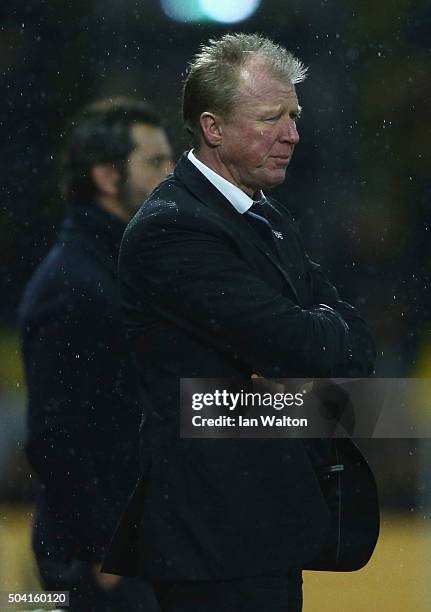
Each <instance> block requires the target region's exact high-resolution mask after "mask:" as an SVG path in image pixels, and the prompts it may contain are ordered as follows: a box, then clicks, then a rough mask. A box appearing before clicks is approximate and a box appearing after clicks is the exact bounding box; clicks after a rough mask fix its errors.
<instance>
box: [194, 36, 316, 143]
mask: <svg viewBox="0 0 431 612" xmlns="http://www.w3.org/2000/svg"><path fill="white" fill-rule="evenodd" d="M252 59H258V60H260V61H262V63H263V64H264V66H265V68H266V69H267V70H268V71H269V72H270V73H271V74H273V75H274V77H276V78H278V79H280V80H281V81H287V82H289V83H291V84H292V85H295V84H296V83H299V82H301V81H303V80H304V79H305V77H306V74H307V68H306V67H305V66H304V64H303V63H302V62H301V61H300V60H299V59H297V58H296V57H294V56H293V55H292V53H290V52H289V51H287V49H285V48H284V47H283V46H282V45H279V44H277V43H275V42H273V41H272V40H270V39H269V38H265V37H263V36H261V35H259V34H240V33H237V34H225V35H224V36H222V37H221V38H219V39H210V40H209V41H208V43H207V44H206V45H203V46H202V47H201V49H200V51H199V52H198V53H197V54H196V55H195V57H194V58H193V60H192V62H191V63H190V66H189V71H188V74H187V77H186V79H185V82H184V87H183V119H184V124H185V126H186V129H187V130H188V132H190V133H191V134H192V135H193V141H194V144H195V146H198V144H199V141H200V116H201V114H202V113H203V112H205V111H208V112H213V113H219V114H221V115H222V116H223V117H225V118H228V117H229V116H231V114H232V111H233V109H234V107H235V104H236V103H238V100H239V91H238V90H239V74H240V70H241V68H243V67H244V65H245V64H247V63H249V62H250V61H251V60H252Z"/></svg>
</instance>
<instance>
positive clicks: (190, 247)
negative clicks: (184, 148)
mask: <svg viewBox="0 0 431 612" xmlns="http://www.w3.org/2000/svg"><path fill="white" fill-rule="evenodd" d="M237 43H238V44H237ZM222 44H226V45H227V44H229V45H231V47H230V50H229V52H228V51H226V53H225V56H226V58H227V59H226V61H228V62H229V61H232V57H238V56H241V53H242V51H241V45H242V48H243V50H244V51H243V52H244V54H245V55H244V56H241V57H246V58H248V59H247V60H245V61H244V64H243V65H241V69H238V71H237V73H236V74H240V75H241V77H237V78H238V80H239V79H243V80H241V81H240V82H241V88H240V85H238V84H236V85H234V86H236V87H237V89H238V91H239V93H237V95H236V97H235V98H234V100H235V103H236V104H238V109H237V108H235V109H234V110H233V111H232V112H231V114H227V112H224V111H223V107H222V106H221V104H220V109H218V108H217V107H215V105H216V102H215V98H214V97H213V96H212V95H209V94H208V89H207V88H204V87H202V91H204V94H203V95H202V97H203V98H204V97H205V95H206V97H205V99H204V100H203V102H202V101H200V102H201V106H200V107H197V102H196V99H197V98H198V96H197V95H196V96H195V99H194V105H193V104H192V102H191V100H192V96H193V94H196V91H197V87H198V86H197V84H196V83H197V81H196V80H192V79H194V75H196V74H198V69H197V68H196V66H197V65H198V64H199V62H200V61H201V60H200V58H201V57H202V56H200V55H198V56H197V59H196V58H195V62H196V63H195V64H192V67H191V70H190V72H189V75H188V77H187V80H186V85H185V90H184V116H185V119H186V121H187V119H190V115H189V116H187V112H186V110H187V109H188V111H189V112H190V109H192V108H193V109H194V112H195V114H196V125H192V128H193V129H194V137H195V140H199V139H200V144H198V152H197V154H198V155H199V160H200V161H201V162H202V163H203V164H204V165H205V164H206V166H207V168H206V170H207V171H208V170H209V169H210V168H211V169H212V170H213V172H212V178H213V180H218V181H219V185H220V184H221V182H220V177H223V178H224V183H222V184H223V185H224V187H225V189H226V194H223V192H222V191H221V188H217V187H216V186H215V185H214V184H213V182H212V181H211V180H210V178H208V177H207V176H206V175H204V173H203V171H201V169H199V168H198V167H197V166H196V164H195V161H193V157H189V155H187V154H185V155H184V156H183V157H182V158H181V160H180V161H179V162H178V164H177V166H176V168H175V171H174V174H173V176H170V177H167V179H165V180H164V181H163V182H162V183H161V185H160V186H159V187H158V189H156V190H155V191H154V192H153V194H152V195H151V196H150V197H149V199H148V200H147V201H146V203H145V204H144V206H143V207H142V208H141V209H140V211H139V212H138V213H137V215H136V216H135V217H134V218H133V220H132V221H131V222H130V223H129V225H128V227H127V229H126V232H125V234H124V238H123V241H122V245H121V249H120V258H119V276H120V281H121V286H122V295H123V303H124V308H125V321H126V326H127V328H128V332H129V335H130V338H131V341H132V344H133V346H134V350H135V354H136V356H137V360H138V363H139V370H140V375H141V377H142V382H143V385H144V386H145V388H146V389H147V390H148V394H149V397H150V398H151V402H150V404H149V406H150V410H151V415H150V418H149V419H148V422H147V424H146V425H144V427H143V428H142V438H143V440H145V442H143V443H142V450H143V454H142V478H141V482H140V485H139V486H138V488H137V490H136V492H135V495H134V497H133V498H132V500H131V502H130V505H129V507H128V509H127V511H126V513H125V515H124V517H123V520H122V522H121V523H120V526H119V529H118V531H117V534H116V537H115V538H114V541H113V544H112V547H111V549H110V552H109V553H108V556H107V559H106V561H105V566H104V567H105V569H106V570H107V571H116V572H118V573H122V572H125V573H127V572H135V573H139V574H141V575H143V576H145V577H147V578H150V579H151V580H153V581H154V582H155V583H159V587H158V594H159V596H160V597H161V600H162V601H165V602H167V600H168V599H169V602H168V603H166V604H165V605H166V608H165V607H164V608H163V610H165V609H166V610H175V611H176V610H188V611H189V610H199V612H200V611H201V610H203V607H202V606H201V607H199V605H197V604H196V602H197V599H196V598H197V596H198V593H199V594H200V595H199V596H201V595H202V592H201V591H200V588H201V587H200V586H199V585H202V582H200V581H207V583H206V584H207V586H206V597H207V599H206V601H207V602H208V605H209V606H210V609H211V610H222V609H226V610H227V609H229V610H235V611H237V610H241V611H242V610H259V611H263V610H265V611H268V612H269V611H270V610H271V611H272V610H281V609H286V610H287V609H289V610H295V612H296V610H299V609H300V603H299V600H300V584H299V581H298V580H297V581H296V583H295V587H294V588H293V589H292V591H291V592H289V593H288V594H287V597H288V601H289V602H290V597H295V598H296V600H297V602H298V603H297V604H295V605H292V606H291V605H290V604H289V605H287V603H286V599H285V598H286V588H287V581H288V572H289V571H291V570H297V569H298V568H302V567H304V565H305V564H307V563H309V562H312V561H313V559H314V558H315V557H316V556H317V555H318V554H319V552H320V550H321V549H322V546H323V544H324V541H325V538H326V537H327V530H328V520H329V508H328V506H327V504H326V500H325V498H324V495H323V492H322V488H321V486H320V483H319V475H320V469H321V468H323V467H329V466H330V465H331V464H334V463H337V460H336V457H335V451H334V450H333V446H332V441H331V440H323V441H319V440H317V441H316V442H315V443H314V444H313V441H312V440H309V444H308V445H306V444H305V443H304V442H303V441H302V440H300V439H291V440H286V439H284V440H280V439H199V438H195V439H187V438H181V437H180V415H179V405H180V379H181V378H223V379H229V380H235V381H238V383H239V384H245V385H247V381H250V379H251V377H252V375H253V374H258V375H261V376H264V377H289V376H293V377H316V378H320V377H326V376H333V375H335V374H336V375H338V376H349V375H353V376H368V375H369V374H370V373H371V371H372V368H373V360H374V344H373V340H372V338H371V335H370V332H369V330H368V328H367V325H366V323H365V321H364V320H363V319H362V318H361V316H360V315H359V313H358V312H357V310H356V309H355V308H354V307H352V306H351V305H349V304H347V303H346V302H344V301H342V300H341V299H340V297H339V295H338V292H337V290H336V289H335V287H334V286H333V285H332V284H331V283H330V282H329V281H328V279H327V278H326V276H325V275H324V273H323V272H322V270H321V269H320V267H319V266H318V265H317V264H315V263H313V262H311V261H310V260H309V259H308V257H307V255H306V253H305V251H304V248H303V245H302V242H301V238H300V235H299V233H298V228H297V226H296V223H295V221H294V219H293V218H292V216H291V215H290V213H289V211H288V210H287V208H286V207H285V206H284V205H282V204H279V203H278V202H276V201H274V200H273V199H271V198H269V197H268V196H267V193H266V192H265V196H266V199H262V196H261V194H260V190H261V189H262V188H265V187H271V186H274V184H279V183H280V182H281V181H282V180H284V176H285V172H286V166H287V163H288V160H289V159H290V157H291V155H292V152H293V148H294V145H295V144H296V142H297V141H298V134H297V131H296V119H297V115H298V112H299V111H298V108H299V105H298V101H297V98H296V93H295V89H294V87H293V85H292V83H291V82H289V81H288V82H286V80H284V81H279V80H277V79H276V78H275V77H274V76H273V73H270V72H269V70H268V69H267V67H266V65H263V67H262V65H260V64H258V60H257V59H255V58H254V56H253V53H251V52H250V49H253V48H255V47H258V48H260V46H261V45H263V46H265V45H268V44H271V43H270V42H269V41H264V40H262V39H261V38H260V37H258V36H248V35H236V34H233V35H231V36H229V35H226V36H225V37H222V39H220V40H218V41H210V43H209V47H210V48H211V49H214V48H215V47H217V49H218V51H217V54H216V53H214V56H215V57H216V58H217V61H220V57H221V56H222V52H221V51H220V48H221V45H222ZM234 44H235V45H237V47H236V48H235V49H233V50H232V47H233V46H234ZM238 47H240V51H238ZM206 49H207V48H204V50H203V51H202V53H203V55H205V54H206V53H207V51H206ZM274 51H275V52H274V55H275V57H276V58H277V59H276V61H277V62H278V57H279V51H280V49H275V50H274ZM250 58H251V59H250ZM211 61H212V60H211ZM214 61H215V60H214ZM248 61H249V63H247V62H248ZM253 61H255V63H253ZM262 63H263V60H262ZM277 65H278V64H277ZM232 72H233V70H232V67H231V66H229V67H228V68H226V69H225V66H223V65H222V66H218V70H215V69H212V68H211V67H210V68H208V66H205V67H203V65H201V72H200V73H199V74H202V75H203V78H205V79H206V78H207V75H208V74H209V75H210V77H211V78H212V79H213V80H212V82H213V83H214V79H215V77H214V74H216V75H219V77H220V75H223V78H224V75H226V74H228V75H229V74H232ZM234 74H235V73H234ZM210 77H208V80H209V79H210ZM196 78H197V77H196ZM294 82H295V81H294ZM226 90H227V85H226V84H224V88H222V87H221V86H220V87H218V88H217V87H216V88H215V92H211V93H214V94H215V96H217V95H218V93H219V92H220V91H226ZM279 90H281V93H277V92H279ZM274 92H275V93H274ZM220 95H221V94H220ZM188 96H190V99H189V105H188V106H187V101H188ZM274 98H275V101H274ZM238 100H239V101H238ZM274 108H275V110H274ZM280 108H281V110H280ZM256 109H257V110H256ZM262 109H263V110H262ZM268 109H269V110H268ZM256 113H259V115H258V116H257V118H256V116H255V115H256ZM260 114H262V115H263V118H262V117H261V116H260ZM266 116H268V120H267V121H266V122H265V120H266ZM188 125H190V121H189V122H188ZM256 126H257V127H256ZM268 143H269V144H268ZM271 147H273V148H274V152H273V155H274V156H276V155H278V157H275V160H276V161H274V162H272V160H271V159H270V158H269V156H268V151H270V152H271V151H272V149H271ZM262 151H263V152H262ZM217 156H218V157H217ZM207 159H211V160H212V166H210V164H209V163H206V160H207ZM267 159H268V160H269V161H267ZM220 160H221V161H220ZM219 162H220V163H219ZM202 163H201V166H202ZM217 163H218V164H219V165H218V166H217ZM214 168H217V170H219V169H220V170H219V171H218V172H216V171H215V170H214ZM227 169H229V171H230V174H229V173H228V171H227ZM214 175H217V176H214ZM210 176H211V175H210ZM238 177H240V179H241V180H239V179H238ZM229 179H230V180H229ZM235 181H236V182H235ZM241 181H242V182H241ZM242 187H244V188H242ZM233 188H234V189H233ZM235 189H236V191H235ZM233 192H234V193H235V196H236V197H237V200H236V203H237V205H236V206H234V204H233V202H232V200H233V199H234V198H233V197H232V193H233ZM229 194H230V195H229ZM259 195H260V200H261V202H260V204H254V205H253V201H254V200H253V199H256V197H255V196H259ZM244 198H245V203H246V207H247V210H242V211H241V206H242V205H241V202H242V203H244ZM251 206H254V207H255V209H256V208H258V209H259V210H261V213H260V214H261V216H262V217H264V218H261V220H260V221H259V220H258V219H256V215H255V216H254V217H253V216H250V215H248V214H247V213H248V212H250V207H251ZM259 207H261V208H259ZM251 214H254V213H253V211H251ZM240 388H241V387H240ZM150 439H151V443H150V442H149V440H150ZM352 486H354V485H353V484H352ZM371 491H372V493H374V489H371ZM361 494H363V496H364V497H365V499H367V496H368V495H369V491H368V490H367V489H366V488H365V487H364V488H363V489H362V490H361ZM373 503H374V502H373ZM373 509H374V505H373ZM137 525H138V526H139V528H138V529H136V526H137ZM351 527H352V530H353V531H354V530H355V528H356V525H355V524H353V525H351ZM136 542H138V546H135V556H134V558H133V562H132V560H131V556H130V555H131V552H132V549H133V545H134V544H135V543H136ZM268 576H272V577H273V579H274V582H275V583H276V584H277V586H276V592H277V596H276V598H278V597H279V600H278V601H277V603H276V604H275V605H273V604H270V603H269V599H268V601H267V602H266V604H262V605H259V603H258V602H256V601H257V600H255V601H251V600H252V599H253V597H254V594H256V595H258V596H259V597H260V595H262V591H263V590H264V589H260V587H259V585H261V584H262V582H263V581H264V580H268V583H267V582H265V585H266V586H267V587H268V590H267V593H268V596H269V593H270V592H272V590H271V589H272V587H270V585H269V582H270V579H269V578H268ZM244 577H259V579H256V580H251V581H250V582H251V585H249V586H248V587H247V589H245V590H244V591H243V594H244V597H249V598H250V602H249V606H248V605H247V604H246V603H245V601H246V600H244V601H243V600H242V599H241V596H240V592H241V589H242V588H243V585H244V581H243V579H244ZM264 577H266V579H265V578H264ZM161 581H163V582H161ZM232 581H233V582H232ZM179 583H180V584H181V586H180V587H179V586H178V584H179ZM235 583H236V586H235V587H232V588H233V590H234V592H233V594H232V591H231V586H229V585H232V584H235ZM170 584H171V585H172V586H169V585H170ZM271 584H273V583H271ZM249 587H250V588H251V591H250V588H249ZM258 591H259V593H258ZM180 593H183V594H184V603H183V606H181V605H180V604H178V602H176V598H178V597H179V596H180ZM220 593H222V594H223V593H225V594H227V595H228V596H231V597H233V600H234V599H235V598H236V599H235V601H236V604H235V603H232V605H231V606H230V607H229V605H228V604H226V603H225V604H223V605H225V606H226V607H225V608H223V607H221V604H220V605H219V603H220V602H219V601H218V599H217V601H216V602H215V603H214V601H213V600H212V599H211V598H212V596H214V597H215V598H222V596H221V595H220ZM250 593H251V594H252V595H250ZM171 595H172V596H171ZM263 597H265V595H263ZM233 600H232V602H233ZM193 602H194V603H193ZM171 604H172V607H171ZM205 609H207V608H205Z"/></svg>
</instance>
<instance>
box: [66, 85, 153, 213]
mask: <svg viewBox="0 0 431 612" xmlns="http://www.w3.org/2000/svg"><path fill="white" fill-rule="evenodd" d="M137 123H145V124H148V125H154V126H161V119H160V116H159V115H158V113H157V112H156V111H155V110H154V109H153V108H151V106H150V105H149V104H147V103H146V102H144V101H141V100H134V99H131V98H122V97H121V98H107V99H105V100H98V101H96V102H93V103H91V104H89V105H88V106H86V107H84V108H83V109H82V110H81V112H80V113H79V114H78V115H77V116H76V117H75V118H74V119H73V120H72V121H71V122H70V124H69V126H68V128H67V131H66V142H65V146H64V149H63V155H62V160H61V176H62V180H61V187H62V192H63V194H64V195H65V197H66V198H67V200H68V202H69V203H70V204H74V203H76V202H90V201H91V200H93V199H94V197H95V196H96V194H97V188H96V186H95V184H94V182H93V180H92V178H91V173H90V170H91V168H92V167H93V166H94V165H95V164H113V165H115V166H116V168H117V169H118V171H119V172H120V174H121V175H124V174H125V167H126V160H127V157H128V156H129V154H130V152H131V151H132V150H133V148H134V143H133V140H132V137H131V133H130V128H131V126H133V125H135V124H137Z"/></svg>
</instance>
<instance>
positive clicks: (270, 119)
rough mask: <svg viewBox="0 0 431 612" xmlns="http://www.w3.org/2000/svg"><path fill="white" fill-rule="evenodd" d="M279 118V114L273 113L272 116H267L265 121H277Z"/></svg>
mask: <svg viewBox="0 0 431 612" xmlns="http://www.w3.org/2000/svg"><path fill="white" fill-rule="evenodd" d="M279 119H280V115H275V116H274V117H268V118H267V119H265V121H278V120H279Z"/></svg>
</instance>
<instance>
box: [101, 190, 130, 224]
mask: <svg viewBox="0 0 431 612" xmlns="http://www.w3.org/2000/svg"><path fill="white" fill-rule="evenodd" d="M96 202H97V204H98V206H100V208H102V210H105V211H106V212H108V213H109V214H110V215H112V216H113V217H117V218H118V219H120V220H121V221H123V222H124V223H128V222H129V221H130V219H131V218H132V216H133V215H132V214H131V213H130V212H129V211H128V210H127V209H126V208H125V207H124V206H122V205H121V204H120V203H119V202H118V200H117V199H116V198H110V197H108V196H99V197H98V198H96Z"/></svg>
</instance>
